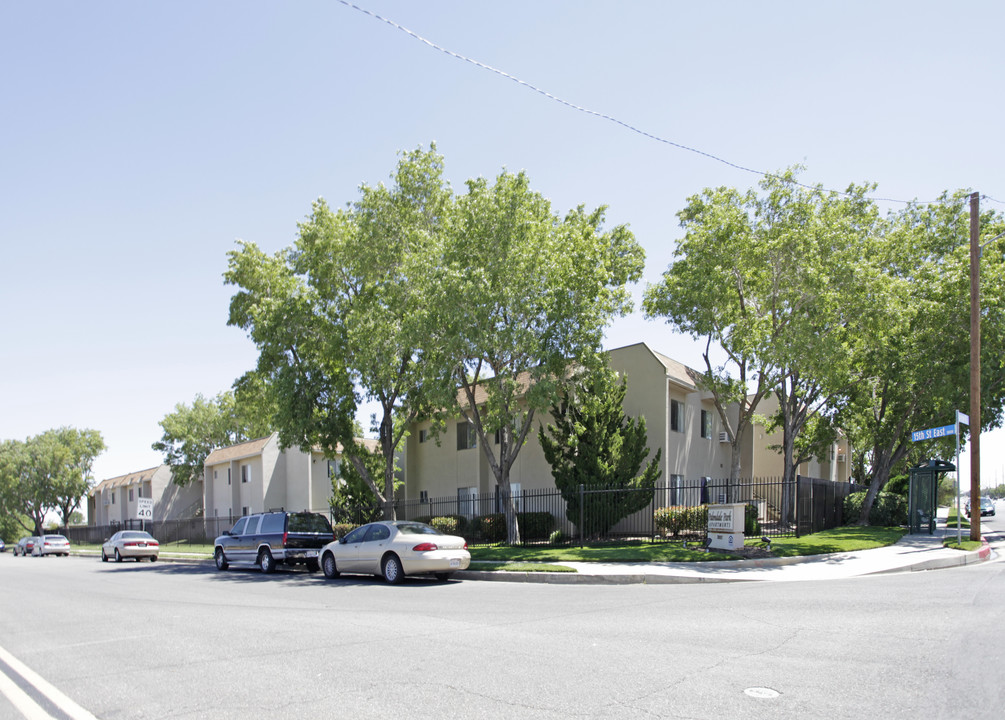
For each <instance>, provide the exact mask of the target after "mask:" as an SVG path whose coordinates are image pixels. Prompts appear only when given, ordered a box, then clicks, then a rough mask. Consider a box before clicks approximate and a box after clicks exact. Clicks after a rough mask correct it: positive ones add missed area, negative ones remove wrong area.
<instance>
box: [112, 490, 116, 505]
mask: <svg viewBox="0 0 1005 720" xmlns="http://www.w3.org/2000/svg"><path fill="white" fill-rule="evenodd" d="M114 504H115V491H114V490H112V505H114Z"/></svg>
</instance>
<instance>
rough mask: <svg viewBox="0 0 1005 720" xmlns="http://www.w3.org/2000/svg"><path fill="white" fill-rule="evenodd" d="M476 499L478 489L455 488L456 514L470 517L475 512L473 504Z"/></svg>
mask: <svg viewBox="0 0 1005 720" xmlns="http://www.w3.org/2000/svg"><path fill="white" fill-rule="evenodd" d="M477 499H478V488H473V487H463V488H457V514H458V515H464V516H465V517H471V516H472V515H474V512H475V502H476V501H477Z"/></svg>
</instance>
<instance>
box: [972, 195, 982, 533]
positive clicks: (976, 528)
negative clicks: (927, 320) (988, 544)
mask: <svg viewBox="0 0 1005 720" xmlns="http://www.w3.org/2000/svg"><path fill="white" fill-rule="evenodd" d="M980 197H981V196H980V193H976V192H975V193H971V195H970V539H971V540H975V541H977V542H980V539H981V241H980V234H981V221H980V214H981V213H980V202H981V200H980Z"/></svg>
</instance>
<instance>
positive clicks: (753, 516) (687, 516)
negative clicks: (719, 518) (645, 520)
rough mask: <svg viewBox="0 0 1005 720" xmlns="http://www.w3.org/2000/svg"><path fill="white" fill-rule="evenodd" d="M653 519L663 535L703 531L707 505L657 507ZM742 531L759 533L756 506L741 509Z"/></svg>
mask: <svg viewBox="0 0 1005 720" xmlns="http://www.w3.org/2000/svg"><path fill="white" fill-rule="evenodd" d="M653 521H654V522H655V524H656V527H657V529H659V530H660V531H661V532H662V533H663V534H664V535H671V536H673V537H678V536H679V535H680V534H681V533H682V532H692V533H693V532H701V533H703V532H705V531H706V530H707V529H708V505H693V506H687V505H671V506H670V507H662V508H657V509H656V511H655V512H654V513H653ZM743 532H744V534H745V535H760V534H761V523H760V522H759V521H758V520H757V506H755V505H749V504H748V505H746V506H745V507H744V509H743Z"/></svg>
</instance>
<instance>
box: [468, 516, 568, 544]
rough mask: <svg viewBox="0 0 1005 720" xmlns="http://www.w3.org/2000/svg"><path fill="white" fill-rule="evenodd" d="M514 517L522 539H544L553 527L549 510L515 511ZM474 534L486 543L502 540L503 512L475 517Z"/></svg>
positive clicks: (504, 519) (504, 535) (504, 529)
mask: <svg viewBox="0 0 1005 720" xmlns="http://www.w3.org/2000/svg"><path fill="white" fill-rule="evenodd" d="M516 519H517V523H519V525H520V537H521V539H523V540H544V539H545V538H547V537H548V535H549V534H550V533H551V531H552V529H553V528H554V527H555V518H554V517H552V514H551V513H549V512H528V513H517V515H516ZM475 534H476V535H477V536H478V537H479V538H480V539H481V540H483V541H485V542H488V543H497V542H504V541H505V540H506V516H505V515H504V514H503V513H492V514H490V515H482V516H481V517H479V518H476V519H475Z"/></svg>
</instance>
